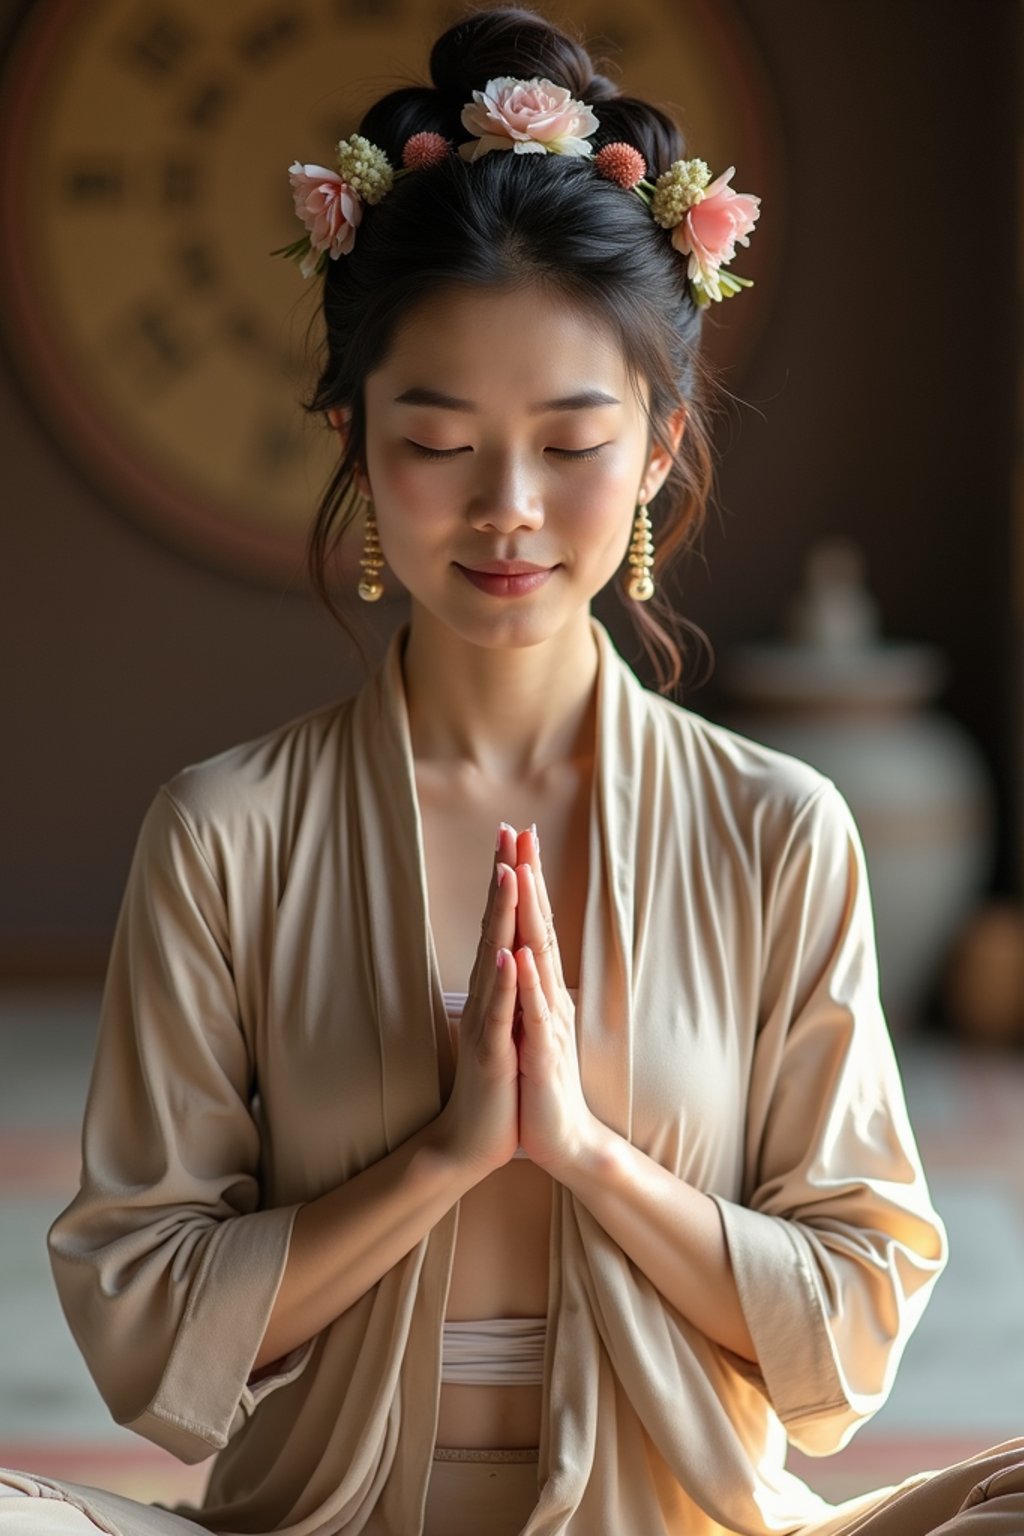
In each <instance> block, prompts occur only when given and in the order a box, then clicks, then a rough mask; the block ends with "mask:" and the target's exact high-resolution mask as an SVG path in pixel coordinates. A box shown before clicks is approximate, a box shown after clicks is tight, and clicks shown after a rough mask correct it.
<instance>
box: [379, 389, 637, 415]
mask: <svg viewBox="0 0 1024 1536" xmlns="http://www.w3.org/2000/svg"><path fill="white" fill-rule="evenodd" d="M395 404H396V405H434V406H438V407H439V408H440V409H441V410H443V411H475V410H476V409H477V407H476V406H475V405H474V404H473V402H472V400H459V399H457V398H456V397H455V396H454V395H444V394H442V393H441V392H440V390H436V389H423V388H420V387H418V386H414V387H413V388H412V389H406V390H403V391H402V393H401V394H400V395H396V396H395ZM621 404H622V401H621V400H616V398H615V396H614V395H609V394H606V393H605V391H604V390H603V389H581V390H579V391H578V392H577V393H576V394H575V395H563V396H562V398H561V399H559V400H542V401H541V402H540V403H539V404H538V405H531V407H530V412H531V414H532V415H535V416H539V415H540V413H541V412H542V411H585V410H590V409H592V408H593V407H594V406H595V405H621Z"/></svg>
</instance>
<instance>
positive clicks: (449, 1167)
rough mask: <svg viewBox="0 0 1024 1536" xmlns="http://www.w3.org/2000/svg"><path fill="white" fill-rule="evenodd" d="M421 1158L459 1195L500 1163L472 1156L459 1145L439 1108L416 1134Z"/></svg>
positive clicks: (450, 1120)
mask: <svg viewBox="0 0 1024 1536" xmlns="http://www.w3.org/2000/svg"><path fill="white" fill-rule="evenodd" d="M420 1134H421V1136H422V1138H423V1142H422V1152H423V1156H424V1158H425V1160H427V1161H428V1162H429V1163H430V1164H431V1165H432V1166H434V1167H436V1168H438V1169H439V1170H442V1171H443V1173H444V1174H445V1175H446V1176H447V1177H448V1178H450V1179H451V1180H452V1181H453V1182H454V1184H455V1185H456V1186H457V1187H458V1188H459V1193H460V1195H461V1194H463V1193H465V1192H467V1191H468V1190H470V1189H473V1188H474V1187H475V1186H476V1185H477V1184H479V1183H480V1181H481V1180H482V1179H486V1178H487V1176H488V1174H491V1173H493V1172H494V1171H495V1168H496V1167H499V1166H500V1164H492V1163H489V1162H485V1161H484V1160H482V1159H480V1158H478V1157H474V1156H473V1155H472V1153H469V1152H467V1151H466V1149H465V1147H464V1146H462V1145H461V1144H460V1141H459V1139H458V1137H457V1135H456V1127H455V1124H454V1121H453V1118H452V1116H450V1115H449V1114H448V1113H447V1112H446V1109H442V1110H441V1112H440V1114H439V1115H436V1116H435V1118H434V1119H433V1120H431V1121H430V1123H429V1124H428V1125H425V1126H424V1127H423V1130H422V1132H421V1133H420Z"/></svg>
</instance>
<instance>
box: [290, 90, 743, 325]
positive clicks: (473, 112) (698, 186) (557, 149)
mask: <svg viewBox="0 0 1024 1536" xmlns="http://www.w3.org/2000/svg"><path fill="white" fill-rule="evenodd" d="M462 124H463V127H465V128H466V129H467V130H468V131H469V132H470V133H471V134H473V138H472V139H471V140H470V141H469V142H468V143H465V144H460V145H459V148H458V153H459V155H460V156H461V158H462V159H464V160H467V161H470V162H472V161H474V160H479V159H481V157H482V156H484V155H487V154H490V153H491V152H492V151H494V150H506V151H511V152H512V153H514V154H520V155H524V154H525V155H543V154H551V155H573V156H579V157H588V158H589V157H591V156H592V157H593V164H594V167H595V169H596V170H597V172H598V174H599V175H601V176H604V177H605V178H606V179H607V180H609V181H612V182H615V183H616V184H617V185H618V186H620V187H622V188H624V189H625V190H626V191H629V192H635V193H636V195H637V196H638V197H639V198H640V199H641V200H642V201H643V202H644V203H645V204H646V205H647V206H648V208H649V209H650V211H651V215H652V217H653V218H654V220H655V222H656V223H657V224H660V225H661V226H662V228H663V229H669V230H671V231H672V234H671V240H672V244H673V246H674V247H675V249H676V250H677V251H679V253H680V254H681V255H683V256H685V257H686V258H687V266H686V275H687V279H688V281H689V284H690V293H691V296H692V298H693V301H694V303H695V304H696V305H697V307H698V308H703V307H704V306H706V305H708V304H710V303H713V302H715V303H720V302H721V300H723V299H728V298H732V296H733V295H734V294H736V293H739V291H740V289H741V288H752V287H753V282H752V280H751V279H750V278H747V277H736V276H735V275H734V274H733V273H731V272H726V271H724V270H723V268H724V267H725V266H726V265H727V263H728V262H730V261H732V259H733V257H734V256H735V254H736V245H737V242H738V243H739V244H740V245H749V244H750V239H749V236H750V232H751V230H752V229H753V227H754V224H755V222H756V220H757V217H758V215H759V213H760V204H761V199H760V198H759V197H755V196H754V195H753V194H752V193H750V192H734V191H733V190H732V188H731V187H730V186H729V182H730V181H731V180H732V177H733V175H734V174H735V169H736V168H735V166H730V167H729V169H728V170H727V171H723V172H722V173H721V175H720V176H717V177H716V178H715V179H714V180H712V179H711V172H710V170H709V169H708V167H707V165H706V163H705V162H704V161H703V160H674V161H673V162H672V164H671V165H670V166H669V168H668V170H667V171H663V172H662V173H661V175H660V176H659V177H658V179H657V181H654V182H651V181H648V180H647V163H646V161H645V160H644V157H643V155H642V154H641V153H640V151H639V150H638V149H637V148H636V147H635V145H632V144H626V143H623V142H621V141H617V142H616V143H613V144H606V145H605V146H604V148H603V149H600V150H598V152H597V154H596V155H595V154H594V153H593V148H592V146H591V145H590V144H589V143H588V142H587V140H588V139H589V138H590V136H591V135H592V134H593V133H594V132H595V131H596V130H597V128H598V127H599V123H598V119H597V118H596V116H595V115H594V113H593V112H592V110H591V109H590V107H588V106H587V105H586V104H585V103H584V102H581V101H575V100H574V99H573V97H572V96H571V95H570V94H569V92H568V91H567V90H566V89H565V87H564V86H560V85H555V84H554V83H553V82H552V81H551V80H544V79H533V80H516V79H513V78H512V77H511V76H501V77H499V78H497V79H494V80H488V82H487V84H486V86H485V87H484V89H483V90H482V91H474V92H473V100H472V101H471V102H467V103H466V105H465V107H464V108H463V109H462ZM451 151H452V145H451V143H450V142H449V141H448V140H447V139H445V138H443V137H442V136H441V134H439V133H429V132H428V133H414V134H413V135H412V137H411V138H410V139H407V140H406V143H405V145H404V147H403V150H402V166H401V169H399V170H394V169H393V168H392V166H391V164H390V162H389V161H388V158H387V156H386V155H385V153H384V151H383V150H382V149H379V148H378V147H377V145H375V144H371V143H370V141H369V140H368V139H364V138H363V137H362V135H361V134H358V133H353V134H351V135H350V137H349V138H348V139H343V140H342V141H341V142H340V143H339V144H338V146H337V169H336V170H328V168H327V167H326V166H322V165H303V164H302V162H301V161H298V160H296V161H294V162H293V163H292V165H291V166H290V168H289V172H288V175H289V180H290V182H291V187H292V194H293V198H294V202H295V212H296V213H297V214H298V216H299V218H300V219H301V220H302V222H303V224H304V225H305V226H306V233H305V234H304V235H302V236H301V237H300V238H299V239H298V240H294V241H293V242H292V243H291V245H286V246H282V247H281V248H280V249H279V250H276V251H272V252H271V254H272V255H274V256H287V257H290V258H291V259H292V260H293V261H296V262H298V265H299V270H300V271H301V273H302V275H303V277H310V276H312V274H313V273H314V272H316V273H320V272H323V271H324V270H325V268H326V266H327V262H328V259H330V260H332V261H337V259H338V257H339V256H347V255H348V254H349V252H350V251H351V250H352V248H353V245H354V243H355V236H356V230H357V229H358V228H359V224H360V222H361V220H362V217H363V206H364V204H366V203H378V202H380V200H381V198H382V197H385V196H386V195H387V193H388V192H390V190H391V188H392V186H393V185H394V183H395V182H396V181H397V180H398V179H399V178H400V177H402V176H406V175H408V173H409V172H410V171H421V170H429V169H430V167H432V166H435V165H440V164H441V162H442V161H443V160H445V159H447V157H448V156H449V154H450V153H451Z"/></svg>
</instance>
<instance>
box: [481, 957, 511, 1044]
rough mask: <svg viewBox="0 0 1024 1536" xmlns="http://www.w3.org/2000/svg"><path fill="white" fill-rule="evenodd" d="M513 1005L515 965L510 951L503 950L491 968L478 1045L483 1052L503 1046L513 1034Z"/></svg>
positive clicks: (495, 958)
mask: <svg viewBox="0 0 1024 1536" xmlns="http://www.w3.org/2000/svg"><path fill="white" fill-rule="evenodd" d="M515 1005H516V963H515V958H514V956H513V954H512V951H511V950H510V949H506V948H504V947H502V948H501V949H499V950H498V951H497V953H496V955H495V956H494V963H493V965H492V966H491V992H490V996H489V997H488V999H487V1007H486V1008H485V1009H484V1019H483V1026H482V1028H481V1030H480V1043H481V1045H482V1046H483V1048H484V1050H485V1051H486V1050H487V1049H488V1048H496V1047H501V1046H502V1045H504V1043H505V1041H506V1040H507V1039H508V1038H509V1036H510V1035H511V1033H512V1023H513V1018H514V1015H515Z"/></svg>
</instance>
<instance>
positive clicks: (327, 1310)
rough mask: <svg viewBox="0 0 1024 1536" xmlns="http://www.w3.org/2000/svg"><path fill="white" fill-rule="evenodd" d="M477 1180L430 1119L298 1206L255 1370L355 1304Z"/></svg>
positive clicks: (478, 1175) (438, 1124)
mask: <svg viewBox="0 0 1024 1536" xmlns="http://www.w3.org/2000/svg"><path fill="white" fill-rule="evenodd" d="M481 1176H482V1175H481V1173H480V1172H474V1171H472V1170H471V1169H468V1168H467V1167H466V1166H465V1165H464V1164H463V1163H461V1162H460V1161H459V1160H458V1159H457V1158H456V1157H455V1156H454V1155H453V1154H452V1153H451V1152H450V1151H449V1149H448V1147H447V1145H446V1143H445V1141H444V1140H443V1137H442V1135H441V1127H440V1122H439V1121H437V1120H435V1121H432V1122H431V1123H430V1124H429V1125H426V1126H424V1127H423V1129H422V1130H420V1131H417V1132H416V1134H415V1135H414V1136H410V1138H409V1139H408V1141H404V1142H403V1143H402V1145H401V1146H399V1147H396V1148H395V1150H394V1151H393V1152H390V1153H388V1155H387V1156H386V1157H383V1158H381V1159H380V1161H379V1162H376V1163H373V1164H371V1166H370V1167H369V1168H364V1169H363V1171H362V1172H361V1173H358V1174H356V1175H355V1176H354V1177H353V1178H351V1179H349V1180H347V1181H346V1183H344V1184H341V1185H339V1186H338V1187H337V1188H336V1189H332V1190H328V1192H327V1193H326V1194H324V1195H321V1196H320V1197H319V1198H318V1199H316V1200H311V1201H309V1203H308V1204H307V1205H304V1206H302V1208H301V1209H300V1210H299V1212H298V1214H297V1215H296V1217H295V1223H294V1226H293V1227H292V1235H291V1243H290V1246H289V1250H288V1259H287V1262H286V1265H285V1270H284V1274H283V1276H282V1279H281V1284H280V1287H279V1289H278V1293H277V1297H276V1300H275V1302H274V1307H273V1311H272V1312H271V1315H270V1320H269V1322H268V1324H267V1328H266V1332H265V1333H264V1336H263V1341H262V1343H261V1345H260V1348H259V1352H258V1353H257V1355H256V1360H255V1362H254V1367H253V1369H254V1370H260V1369H262V1368H263V1367H264V1366H265V1365H267V1364H269V1363H271V1362H272V1361H275V1360H279V1359H280V1358H281V1357H282V1356H283V1355H287V1354H288V1353H289V1351H290V1350H293V1349H295V1348H296V1347H297V1346H298V1345H300V1344H304V1343H305V1342H306V1340H307V1339H311V1338H312V1337H313V1336H314V1335H315V1334H317V1333H319V1332H320V1330H321V1329H322V1328H325V1327H326V1326H327V1325H328V1324H329V1323H331V1322H333V1321H334V1319H335V1318H336V1317H339V1316H340V1315H341V1313H342V1312H344V1311H346V1310H347V1308H348V1307H350V1306H352V1304H353V1303H354V1302H356V1301H358V1299H359V1297H360V1296H363V1295H365V1293H366V1292H367V1291H368V1290H369V1289H370V1287H371V1286H372V1285H375V1284H376V1282H377V1281H378V1280H379V1279H380V1278H381V1276H382V1275H384V1274H386V1273H387V1271H388V1270H389V1269H390V1268H391V1267H392V1266H393V1265H394V1264H397V1263H398V1261H399V1260H400V1259H402V1258H404V1257H405V1255H406V1254H407V1253H408V1252H409V1251H410V1250H411V1249H412V1248H414V1247H415V1246H416V1244H417V1243H418V1242H419V1241H420V1240H421V1239H422V1238H423V1237H424V1236H425V1235H426V1234H427V1233H428V1232H429V1231H430V1229H431V1228H432V1227H434V1226H436V1224H437V1223H438V1222H439V1221H440V1220H441V1218H442V1217H443V1216H444V1215H445V1214H446V1212H447V1211H449V1210H450V1209H451V1207H452V1206H453V1205H454V1204H455V1203H456V1201H457V1200H459V1199H461V1197H462V1196H463V1195H464V1194H465V1193H466V1192H467V1190H469V1189H471V1188H472V1187H473V1185H474V1184H475V1183H477V1182H478V1181H479V1179H480V1178H481Z"/></svg>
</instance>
